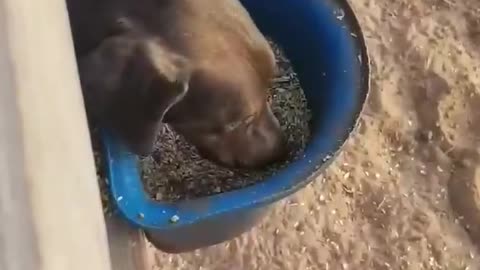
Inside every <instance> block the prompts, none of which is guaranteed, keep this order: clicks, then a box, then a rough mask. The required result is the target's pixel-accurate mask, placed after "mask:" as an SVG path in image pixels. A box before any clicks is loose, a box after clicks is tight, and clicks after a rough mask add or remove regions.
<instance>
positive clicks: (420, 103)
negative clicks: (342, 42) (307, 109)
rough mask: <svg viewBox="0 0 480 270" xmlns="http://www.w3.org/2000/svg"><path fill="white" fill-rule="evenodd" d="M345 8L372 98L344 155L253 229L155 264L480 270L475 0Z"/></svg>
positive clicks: (479, 33) (380, 2)
mask: <svg viewBox="0 0 480 270" xmlns="http://www.w3.org/2000/svg"><path fill="white" fill-rule="evenodd" d="M352 5H353V7H354V9H355V11H356V12H357V14H358V17H359V19H360V21H361V24H362V26H363V29H364V32H365V36H366V39H367V42H368V47H369V51H370V57H371V60H372V69H373V71H372V76H373V77H372V94H371V97H370V100H369V104H368V107H367V110H366V111H365V114H364V116H363V117H362V120H361V125H360V128H359V130H358V134H357V135H356V136H354V137H353V138H352V139H351V140H350V141H349V142H348V144H347V146H346V148H345V150H344V152H343V154H342V155H341V156H340V157H339V158H338V159H337V160H336V162H335V163H334V164H333V165H332V166H331V167H330V168H329V169H328V171H327V172H326V173H325V174H324V175H323V176H321V177H320V178H319V179H317V180H316V181H315V183H313V184H311V185H310V186H308V187H307V188H306V189H304V190H303V191H301V192H299V193H297V194H296V195H295V196H293V197H292V198H289V199H288V200H285V201H283V202H281V203H279V204H278V206H277V207H276V209H275V210H274V211H273V212H272V213H271V215H270V216H269V217H268V218H267V219H266V220H265V221H264V222H263V223H262V224H261V225H260V226H258V227H257V228H255V229H253V230H252V231H251V232H249V233H246V234H244V235H243V236H241V237H239V238H238V239H234V240H232V241H230V242H228V243H224V244H220V245H217V246H214V247H210V248H206V249H203V250H199V251H196V252H192V253H186V254H180V255H170V254H164V253H161V252H157V253H156V254H155V256H156V257H157V259H158V261H160V262H161V266H159V267H156V268H154V269H165V270H168V269H176V270H183V269H185V270H196V269H203V270H223V269H228V270H237V269H238V270H254V269H261V270H276V269H282V270H287V269H299V270H303V269H315V270H316V269H319V270H323V269H331V270H336V269H342V270H343V269H412V270H413V269H415V270H417V269H449V270H460V269H462V270H465V269H470V270H473V269H480V257H479V253H478V251H477V248H476V247H475V243H476V244H479V245H480V214H479V213H480V211H479V210H478V209H477V208H476V207H475V202H477V200H480V197H479V196H478V194H476V189H475V185H476V183H475V182H476V181H477V182H478V183H479V184H480V163H479V157H480V156H479V149H480V148H479V147H480V73H479V71H478V69H479V68H480V1H479V0H390V1H385V0H355V1H352Z"/></svg>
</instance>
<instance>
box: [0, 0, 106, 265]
mask: <svg viewBox="0 0 480 270" xmlns="http://www.w3.org/2000/svg"><path fill="white" fill-rule="evenodd" d="M0 134H1V135H0V269H2V270H66V269H68V270H85V269H88V270H110V269H111V267H110V261H109V253H108V245H107V237H106V229H105V223H104V220H103V215H102V211H101V203H100V197H99V191H98V185H97V182H96V177H95V170H94V162H93V158H92V152H91V145H90V140H89V133H88V129H87V124H86V117H85V112H84V107H83V100H82V96H81V91H80V86H79V82H78V75H77V70H76V65H75V58H74V53H73V46H72V41H71V35H70V28H69V24H68V17H67V12H66V6H65V3H64V1H63V0H49V1H31V0H0Z"/></svg>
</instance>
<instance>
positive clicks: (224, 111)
mask: <svg viewBox="0 0 480 270" xmlns="http://www.w3.org/2000/svg"><path fill="white" fill-rule="evenodd" d="M237 60H238V61H232V62H230V61H218V62H217V63H215V64H214V65H209V66H203V67H202V66H200V67H197V68H196V69H194V71H193V72H192V73H191V77H190V82H189V92H188V94H187V95H186V96H185V98H184V99H182V101H181V102H179V103H178V104H177V105H175V106H174V107H172V109H171V110H170V111H169V112H168V113H167V114H166V116H165V121H166V122H168V123H170V124H171V125H172V126H173V128H174V129H175V130H177V131H178V132H179V133H181V134H182V135H183V136H184V137H185V138H186V139H187V140H188V141H190V142H191V143H192V144H194V145H195V146H196V147H197V149H198V150H199V151H200V153H201V154H202V155H203V156H205V157H207V158H209V159H211V160H214V161H216V162H218V163H221V164H223V165H226V166H230V167H244V168H258V167H262V166H265V165H267V164H269V163H271V162H274V161H278V160H279V159H281V158H283V157H284V155H285V154H286V149H285V144H284V138H283V134H282V130H281V128H280V125H279V123H278V120H277V119H276V117H275V116H274V115H273V113H272V111H271V109H270V106H269V104H268V102H267V89H268V86H269V84H270V80H269V79H270V77H269V75H267V73H270V72H271V71H270V69H272V72H273V66H267V67H266V68H268V69H269V70H263V71H261V70H257V69H255V68H253V66H252V65H249V64H247V63H242V62H241V61H242V60H241V59H237ZM257 60H258V59H257ZM230 63H235V64H236V65H237V67H238V68H235V67H234V68H232V67H228V66H227V65H229V64H230ZM268 63H270V62H268ZM245 67H247V68H245ZM250 67H252V68H250ZM262 72H263V73H262ZM262 75H263V76H262ZM266 75H267V76H266Z"/></svg>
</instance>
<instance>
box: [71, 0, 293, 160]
mask: <svg viewBox="0 0 480 270" xmlns="http://www.w3.org/2000/svg"><path fill="white" fill-rule="evenodd" d="M127 2H128V1H127ZM133 2H134V1H133ZM133 2H132V3H133ZM141 2H142V3H138V5H137V4H135V3H134V4H135V5H134V6H135V8H136V9H137V11H138V7H140V6H141V5H142V4H144V3H143V2H144V1H141ZM147 2H148V1H147ZM167 2H168V3H170V4H169V5H168V8H167V7H166V6H163V8H162V9H160V10H155V6H151V7H149V8H146V9H147V10H148V9H151V10H152V12H154V11H155V12H154V13H155V16H153V15H152V16H147V15H145V12H147V11H145V10H142V12H143V13H142V12H139V13H138V12H137V13H136V15H129V16H127V17H128V18H129V19H128V20H124V22H126V23H125V24H124V25H126V26H127V28H128V29H126V30H127V31H125V32H124V33H123V34H120V35H116V36H113V37H109V38H107V39H106V40H104V41H102V42H101V43H100V45H99V46H98V47H96V48H95V49H94V50H93V51H91V52H90V53H89V54H88V55H86V56H82V57H80V61H79V67H80V77H81V81H82V88H83V90H84V95H85V100H86V107H87V111H89V114H91V115H92V116H93V117H94V118H97V119H99V121H101V124H102V125H107V126H109V127H111V128H112V129H113V130H115V131H116V133H117V134H118V135H119V136H120V137H122V138H123V140H124V141H125V142H126V143H127V144H128V145H129V146H130V149H131V150H132V151H133V152H135V153H138V154H145V153H148V152H150V151H151V150H152V147H153V142H154V140H155V135H156V134H157V132H158V129H159V125H160V124H161V122H162V121H163V122H165V123H168V124H170V125H171V126H173V128H174V129H175V130H176V131H177V132H179V133H180V134H182V135H183V136H184V137H185V138H186V139H187V140H188V141H189V142H191V143H192V144H193V145H195V146H196V147H197V148H198V149H199V151H200V152H201V154H203V155H204V156H205V157H207V158H209V159H211V160H213V161H216V162H218V163H221V164H223V165H227V166H234V167H250V168H252V167H260V166H264V165H266V164H268V163H270V162H273V161H276V160H279V159H280V158H283V156H284V154H285V146H284V143H283V135H282V132H281V129H280V126H279V123H278V121H277V119H276V118H275V116H274V115H273V114H272V112H271V110H270V107H269V105H268V103H267V88H268V86H269V84H270V80H271V79H272V77H273V74H274V69H275V60H274V56H273V52H272V50H271V48H270V46H269V45H268V43H267V41H266V40H265V38H264V37H263V35H261V34H260V32H259V31H258V29H257V28H256V27H255V25H254V24H253V22H252V21H251V19H250V18H249V16H248V14H247V13H246V11H245V10H244V9H243V8H242V7H241V5H240V4H239V3H237V2H236V0H235V1H232V0H221V1H213V2H214V3H211V4H214V5H208V7H204V6H203V5H202V4H200V3H198V2H202V3H203V1H190V0H176V1H167ZM167 2H165V3H167ZM149 3H150V4H151V2H149ZM209 3H210V2H209ZM215 4H216V5H219V6H218V7H217V6H215ZM164 5H166V4H164ZM135 8H133V7H132V9H135ZM209 8H214V9H215V10H216V11H212V12H210V13H208V14H207V13H205V10H207V9H209ZM127 9H128V8H127ZM162 10H168V12H167V11H165V12H162ZM127 13H128V12H127ZM147 13H148V12H147ZM139 14H140V15H139ZM205 14H207V15H208V16H207V15H205ZM212 16H213V17H212ZM145 18H148V20H146V19H145ZM133 33H135V34H133Z"/></svg>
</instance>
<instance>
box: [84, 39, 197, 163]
mask: <svg viewBox="0 0 480 270" xmlns="http://www.w3.org/2000/svg"><path fill="white" fill-rule="evenodd" d="M78 66H79V73H80V81H81V84H82V90H83V94H84V100H85V105H86V109H87V114H88V115H89V118H90V119H95V121H98V124H100V125H102V126H104V127H108V128H111V129H113V130H114V131H115V132H116V133H117V134H118V135H119V136H120V137H122V138H123V140H124V141H125V142H126V143H127V144H128V145H129V146H130V149H131V150H132V151H133V152H135V153H137V154H145V153H149V152H150V151H151V150H152V149H153V145H154V143H155V140H156V135H157V134H158V131H159V128H160V125H161V123H160V122H161V121H162V120H163V117H164V116H165V114H166V113H167V112H168V111H169V109H170V108H171V107H172V106H173V105H175V104H176V103H178V102H179V101H180V100H182V99H183V97H185V95H186V93H187V91H188V84H189V79H190V67H189V63H188V61H187V60H186V59H185V58H183V57H181V56H179V55H177V54H174V53H172V52H171V51H169V50H167V49H166V48H164V47H163V46H162V45H161V44H160V43H158V42H155V41H153V40H148V39H147V38H144V37H140V38H139V37H133V36H128V35H122V36H114V37H110V38H108V39H106V40H104V41H103V42H102V43H101V44H100V46H98V47H97V48H96V49H95V50H93V51H92V52H90V53H89V54H88V55H86V56H84V57H81V58H80V59H79V63H78Z"/></svg>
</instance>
